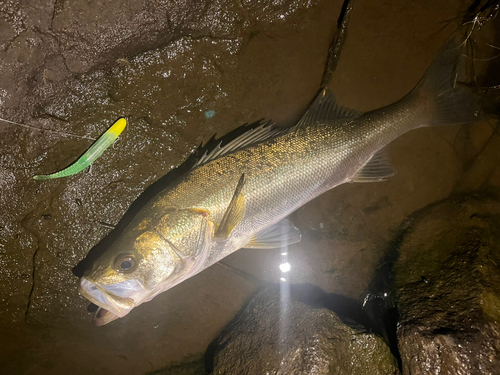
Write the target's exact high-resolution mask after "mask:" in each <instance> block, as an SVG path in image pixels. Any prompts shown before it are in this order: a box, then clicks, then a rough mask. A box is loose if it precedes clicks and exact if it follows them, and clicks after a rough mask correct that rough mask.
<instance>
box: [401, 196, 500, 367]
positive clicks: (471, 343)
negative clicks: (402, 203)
mask: <svg viewBox="0 0 500 375" xmlns="http://www.w3.org/2000/svg"><path fill="white" fill-rule="evenodd" d="M499 219H500V202H499V201H498V200H494V199H490V198H488V197H480V196H468V197H465V198H464V197H463V196H460V197H458V198H455V199H449V200H446V201H443V202H441V203H439V204H437V205H433V206H432V207H430V208H428V209H425V210H423V212H420V213H418V215H416V218H415V219H414V222H413V223H412V224H411V227H410V228H409V229H407V232H406V233H405V235H404V238H403V240H402V243H401V245H400V247H399V254H400V258H399V260H398V262H397V264H396V283H397V285H398V286H399V290H398V293H397V304H398V310H399V316H400V321H399V324H398V339H399V344H398V345H399V351H400V355H401V360H402V365H403V373H404V374H412V375H419V374H435V375H441V374H443V375H444V374H469V375H474V374H477V375H479V374H500V292H499V285H500V246H499V244H500V224H499V223H500V221H499Z"/></svg>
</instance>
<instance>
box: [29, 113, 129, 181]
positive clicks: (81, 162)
mask: <svg viewBox="0 0 500 375" xmlns="http://www.w3.org/2000/svg"><path fill="white" fill-rule="evenodd" d="M125 126H127V120H126V119H125V118H123V117H122V118H120V119H118V121H116V122H115V123H114V124H113V125H111V127H110V128H109V129H108V130H107V131H106V132H105V133H104V134H103V135H101V137H100V138H99V139H98V140H97V141H95V142H94V144H93V145H92V146H90V148H89V149H88V150H87V151H86V152H85V153H84V154H83V155H82V156H80V158H79V159H78V160H77V161H76V162H74V163H73V164H71V165H70V166H69V167H67V168H65V169H63V170H60V171H59V172H55V173H52V174H40V175H36V176H33V178H34V179H35V180H37V181H43V180H51V179H53V178H60V177H67V176H72V175H74V174H76V173H78V172H81V171H83V170H84V169H85V168H87V167H88V166H90V165H91V164H92V163H93V162H94V161H96V160H97V158H98V157H99V156H101V155H102V153H103V152H104V151H106V149H107V148H108V147H109V146H111V144H113V142H114V141H115V140H116V138H118V136H119V135H120V134H121V132H122V131H123V129H125Z"/></svg>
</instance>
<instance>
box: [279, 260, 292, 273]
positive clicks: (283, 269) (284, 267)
mask: <svg viewBox="0 0 500 375" xmlns="http://www.w3.org/2000/svg"><path fill="white" fill-rule="evenodd" d="M291 268H292V266H290V263H288V262H285V263H281V264H280V270H281V272H289V271H290V269H291Z"/></svg>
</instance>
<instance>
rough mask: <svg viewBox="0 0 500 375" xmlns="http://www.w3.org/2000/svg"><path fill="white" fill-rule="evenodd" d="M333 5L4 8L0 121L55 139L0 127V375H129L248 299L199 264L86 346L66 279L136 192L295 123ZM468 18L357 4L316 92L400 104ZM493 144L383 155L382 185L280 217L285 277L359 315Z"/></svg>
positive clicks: (247, 255) (90, 332) (200, 340)
mask: <svg viewBox="0 0 500 375" xmlns="http://www.w3.org/2000/svg"><path fill="white" fill-rule="evenodd" d="M341 5H342V1H340V0H339V1H330V0H291V1H288V0H273V1H268V0H258V1H246V0H242V1H233V0H207V1H193V0H179V1H159V0H128V1H125V0H117V1H99V0H96V1H88V0H72V1H68V0H38V1H35V0H6V1H2V2H0V117H1V118H5V119H8V120H13V121H17V122H22V123H24V124H27V125H30V126H33V127H36V128H44V129H48V130H51V131H37V130H34V129H29V128H25V127H20V126H14V125H12V124H9V123H5V122H2V121H0V208H1V210H0V285H1V286H2V288H0V305H1V307H0V342H1V343H3V346H2V347H1V348H0V372H2V373H8V374H11V373H12V374H17V373H20V374H25V375H32V374H36V375H46V374H50V375H54V374H68V373H72V374H106V375H110V374H124V373H133V374H142V373H144V372H146V371H150V370H153V369H156V368H163V367H165V366H167V365H168V364H170V363H173V362H174V363H178V362H179V361H182V360H183V359H184V358H186V357H189V356H190V355H193V354H200V353H202V352H204V351H205V349H206V346H207V345H208V344H209V343H210V342H211V341H213V340H214V338H215V337H216V336H217V335H218V334H219V332H220V330H221V329H222V327H224V326H225V325H226V324H227V323H228V321H229V320H230V319H231V318H232V317H233V316H234V314H235V313H236V312H237V311H238V310H240V309H241V306H242V304H243V303H244V301H245V300H247V298H248V297H249V296H250V295H251V294H252V293H253V292H254V290H255V285H254V284H253V283H252V282H248V280H245V279H243V278H241V277H240V276H238V275H236V274H234V273H232V272H229V271H227V270H225V269H222V268H220V267H218V266H214V267H212V268H210V269H208V270H206V271H204V272H202V273H200V274H199V275H197V276H196V277H194V278H192V279H190V280H187V281H185V282H183V283H182V284H180V285H178V286H176V287H175V288H173V289H172V290H170V291H167V292H165V293H163V294H162V295H160V296H158V297H157V298H155V299H154V300H153V301H151V302H148V303H147V304H144V305H141V306H140V307H139V308H137V309H136V310H134V313H133V314H129V315H128V316H127V317H125V318H123V319H120V320H119V321H116V322H113V324H110V325H109V326H106V327H102V328H101V329H92V328H91V327H90V324H91V323H90V321H91V316H90V315H91V313H90V312H89V311H87V306H88V301H86V300H85V299H83V298H82V297H81V296H79V295H78V293H77V289H76V285H77V277H76V276H75V275H74V274H73V273H72V269H73V267H75V266H76V265H77V264H79V262H80V261H81V260H82V259H83V258H85V257H86V256H87V254H88V253H89V250H90V249H92V248H93V247H94V246H95V245H96V244H97V243H102V241H101V240H102V239H103V238H104V237H105V236H106V235H107V234H108V233H109V232H110V231H111V228H112V227H113V226H114V225H116V223H118V222H119V220H120V218H121V217H122V215H123V214H124V212H125V211H126V210H127V208H128V207H129V206H130V204H131V203H132V202H134V201H135V200H136V198H137V197H138V195H139V194H140V193H142V192H143V191H144V190H145V189H146V188H147V187H148V186H150V185H151V184H153V183H154V182H155V181H156V180H158V179H159V178H160V177H161V176H163V175H165V174H166V173H168V172H170V171H171V170H172V169H173V168H175V167H176V166H178V165H179V164H181V163H182V162H183V161H184V160H185V159H186V158H187V157H188V156H189V155H190V153H191V152H192V151H193V150H194V149H195V148H196V147H197V146H198V145H199V144H200V143H202V142H206V141H207V140H208V139H210V137H212V136H213V135H214V134H215V133H216V134H217V135H218V136H220V135H223V134H226V133H227V132H229V131H231V130H233V129H235V128H237V127H239V126H240V125H242V124H244V123H246V122H247V123H249V122H254V121H256V120H258V119H260V118H267V119H272V120H274V121H276V122H277V123H278V124H280V125H291V124H293V123H294V122H296V121H297V120H298V119H299V118H300V116H301V115H302V114H303V113H304V111H305V110H306V108H307V105H308V103H310V101H311V100H312V98H313V97H314V95H315V94H316V92H317V91H318V89H319V84H320V82H321V76H322V73H323V68H324V62H325V59H326V55H327V50H328V46H329V45H330V43H331V40H332V35H333V31H334V29H335V26H336V20H337V17H338V15H339V12H340V9H341ZM463 5H464V4H463V3H462V1H458V0H446V1H440V2H436V1H427V2H425V5H422V3H421V2H401V1H400V0H380V1H377V2H374V1H370V0H359V1H358V0H356V4H355V7H354V10H353V13H352V17H351V23H350V26H349V32H348V34H349V35H348V38H347V42H346V44H345V45H344V50H343V52H342V57H341V59H340V62H339V66H338V68H337V71H336V74H335V75H334V77H333V80H334V81H333V83H332V85H331V88H332V89H333V90H334V92H335V94H336V96H337V98H338V99H339V102H340V103H341V104H342V105H345V106H348V107H351V108H355V109H358V110H362V111H365V110H371V109H375V108H379V107H381V106H384V105H387V104H390V103H392V102H394V101H395V100H398V99H399V98H401V97H402V96H403V95H405V94H406V93H407V92H408V91H409V90H411V89H412V87H413V86H414V85H415V84H416V83H417V82H418V80H419V79H420V77H421V75H422V74H423V72H424V71H425V69H426V68H427V66H428V64H429V63H430V61H431V60H432V58H433V56H434V55H435V52H436V51H437V49H438V48H439V46H440V45H441V44H442V42H443V40H444V39H445V38H446V37H447V36H448V35H449V34H450V33H451V32H452V31H453V30H455V27H456V25H454V24H450V26H449V27H448V28H443V22H444V21H447V20H450V19H453V18H454V17H455V16H456V15H457V13H458V12H459V10H460V9H461V8H460V7H463ZM388 10H390V11H388ZM498 19H500V18H497V20H498ZM491 26H492V22H488V23H486V24H485V25H484V26H483V27H482V28H481V29H480V31H479V32H477V33H474V34H475V35H474V36H475V37H479V36H480V34H484V35H485V37H484V38H483V39H482V40H481V41H478V46H481V47H482V48H483V49H485V51H483V52H485V53H483V54H480V53H478V54H477V55H475V57H477V60H476V62H477V64H478V65H481V64H490V63H491V62H496V61H498V60H499V59H492V58H491V57H492V50H491V47H490V46H487V45H486V44H485V43H486V42H487V43H489V44H490V45H496V46H498V45H499V44H500V41H495V42H492V40H493V39H491V38H490V36H489V35H490V34H492V31H494V29H492V27H491ZM497 34H498V33H497ZM499 35H500V34H499ZM478 52H481V51H478ZM483 60H484V61H483ZM498 72H500V69H497V68H492V69H491V71H490V72H489V73H490V74H489V76H490V77H494V75H495V74H498ZM493 82H494V84H498V82H497V81H493ZM494 91H495V90H491V92H494ZM496 91H498V90H496ZM210 111H213V112H215V115H214V116H213V117H210V118H207V117H206V115H205V114H206V113H207V112H210ZM210 113H212V112H210ZM123 115H127V116H129V118H130V119H131V121H130V124H129V126H128V127H127V129H126V130H125V131H124V132H123V134H122V135H121V136H120V138H119V139H118V141H117V142H116V143H115V144H114V145H113V147H111V148H110V149H109V150H108V151H106V153H105V154H104V155H103V156H102V157H101V158H100V159H99V160H97V161H96V162H95V163H94V164H93V166H92V168H91V169H90V170H87V171H85V172H83V173H80V174H77V175H75V176H72V177H69V178H67V179H61V180H52V181H45V182H44V183H39V182H37V181H34V180H33V179H32V176H33V175H34V174H37V173H47V172H53V171H55V170H57V169H59V168H63V167H65V166H67V165H69V164H70V163H71V162H73V161H74V160H76V159H77V158H78V156H79V155H81V154H82V153H83V152H84V151H85V150H86V149H87V148H88V147H89V146H90V144H91V141H90V140H89V139H80V138H78V137H72V136H69V135H68V134H69V133H71V134H74V135H78V136H88V137H91V138H97V137H98V136H99V135H100V134H102V133H103V132H104V131H105V130H106V129H107V127H108V126H109V125H111V123H112V122H113V121H114V120H115V119H116V118H117V117H118V116H123ZM499 139H500V136H499V135H498V132H495V131H494V129H493V127H492V124H491V123H487V122H483V123H482V124H481V125H480V126H477V127H467V126H460V127H459V126H450V127H441V128H426V129H419V130H416V131H413V132H410V133H408V134H407V135H405V136H403V137H401V138H400V139H398V140H396V141H395V142H394V143H393V144H391V145H390V146H389V153H390V155H391V158H392V159H393V162H394V164H395V167H396V169H397V170H398V174H397V175H396V176H394V177H393V178H391V179H390V180H388V181H387V182H385V183H380V184H346V185H344V186H341V187H339V188H338V189H334V190H332V191H330V192H328V193H326V194H324V195H323V196H321V197H318V198H317V199H315V200H314V201H313V202H311V203H310V204H308V205H306V206H304V207H302V208H301V209H300V210H299V211H298V212H297V213H296V214H294V217H293V218H292V219H293V221H294V223H295V224H296V225H297V226H298V227H299V228H300V229H301V231H302V233H303V234H304V236H303V239H302V241H301V243H300V244H297V245H294V246H292V247H290V249H289V261H290V264H291V265H292V267H291V270H290V272H289V273H288V276H287V277H288V278H289V280H290V281H291V282H294V283H313V284H315V285H318V286H320V287H321V288H322V289H324V290H325V291H327V292H329V293H337V294H342V295H344V296H347V297H350V298H353V299H360V298H362V296H363V295H364V291H365V289H366V287H367V285H368V283H369V281H370V279H371V277H372V275H373V273H374V271H375V269H376V267H377V265H378V263H379V260H380V258H381V257H382V256H383V255H384V252H385V249H386V247H385V246H384V245H385V244H386V242H387V241H389V240H390V239H391V238H392V234H393V231H394V230H395V229H397V228H398V226H399V224H400V222H401V220H403V218H404V217H406V216H407V215H408V214H410V213H411V212H413V211H415V210H416V209H419V208H422V207H424V206H426V205H427V204H429V203H431V202H434V201H436V200H439V199H443V198H444V197H446V196H448V195H449V194H450V192H452V191H453V190H454V189H455V188H456V187H457V186H460V188H461V189H464V190H468V189H475V188H477V187H481V188H486V187H496V188H498V187H500V166H499V159H498V152H497V150H498V144H499ZM433 166H439V168H433ZM464 174H466V175H465V176H464ZM226 261H227V262H228V263H230V264H231V265H233V266H234V267H237V268H239V269H241V270H243V271H245V272H247V273H248V274H251V275H253V276H255V277H257V278H259V279H261V280H265V281H268V282H279V280H280V277H282V274H281V271H280V268H279V264H280V262H281V261H282V259H281V255H280V252H279V251H254V250H241V251H238V252H236V253H235V254H232V255H231V256H230V257H228V258H227V259H226Z"/></svg>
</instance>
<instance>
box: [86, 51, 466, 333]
mask: <svg viewBox="0 0 500 375" xmlns="http://www.w3.org/2000/svg"><path fill="white" fill-rule="evenodd" d="M458 56H459V51H458V48H457V47H456V46H455V45H452V46H449V45H448V46H446V47H445V48H444V49H443V50H442V51H441V52H440V54H439V55H438V57H437V58H436V60H435V62H434V63H433V64H432V65H431V67H430V68H429V69H428V71H427V73H426V75H425V76H424V78H423V79H422V80H421V82H420V83H419V85H417V87H416V88H415V89H414V90H413V91H412V92H411V93H409V94H408V95H407V96H405V97H404V98H403V99H401V100H400V101H398V102H396V103H394V104H392V105H389V106H387V107H384V108H381V109H378V110H375V111H371V112H368V113H364V114H362V113H358V112H356V111H354V110H350V109H346V108H342V107H340V106H338V105H337V104H336V102H335V99H334V97H333V95H332V94H331V92H330V91H329V90H323V91H322V92H321V93H320V94H319V96H318V97H317V98H316V100H315V101H314V103H313V104H312V105H311V107H310V108H309V110H308V112H307V113H306V114H305V115H304V117H303V118H302V120H301V121H300V122H299V123H298V124H297V125H296V126H294V127H293V128H290V129H279V128H275V127H273V126H265V125H263V126H260V127H258V128H256V129H252V130H250V131H248V132H247V133H245V134H244V135H242V136H240V137H238V138H237V139H235V140H234V141H233V142H231V143H230V144H228V145H225V146H223V147H222V148H217V149H215V150H214V151H213V152H211V153H210V154H209V155H206V156H204V157H203V158H202V160H201V161H200V162H199V163H198V164H197V166H195V167H194V168H193V169H192V170H191V171H189V172H188V173H187V174H185V175H184V176H183V177H182V178H181V179H180V180H179V181H178V182H177V183H176V184H175V185H174V186H172V187H171V188H169V189H167V190H165V191H163V192H161V193H160V194H158V195H157V196H156V197H155V198H153V199H152V200H151V202H150V203H149V204H148V205H147V206H146V207H144V208H143V210H141V212H139V214H138V215H137V216H136V217H135V218H134V220H133V221H132V222H131V224H130V225H129V227H128V228H127V229H126V230H125V232H124V233H123V234H122V235H121V237H120V238H119V239H118V240H117V241H116V242H115V243H114V244H113V245H112V246H111V247H110V248H109V249H108V250H107V251H106V252H105V254H103V256H102V257H101V258H100V259H98V260H97V261H96V263H95V264H94V266H93V268H92V269H91V270H89V271H88V272H87V273H86V274H85V276H84V277H82V279H81V282H80V292H81V293H82V294H83V295H84V296H85V297H86V298H88V299H89V300H90V301H92V302H94V303H96V304H97V305H99V306H100V307H101V308H102V310H101V311H100V313H98V314H97V315H96V318H95V322H96V324H97V325H101V324H106V323H107V322H109V321H111V320H113V319H115V318H116V317H122V316H124V315H126V314H128V313H129V312H130V311H131V310H132V309H133V308H134V307H135V306H137V305H139V304H141V303H143V302H146V301H148V300H150V299H152V298H154V296H156V295H157V294H159V293H161V292H163V291H165V290H167V289H169V288H171V287H173V286H174V285H176V284H178V283H179V282H182V281H183V280H185V279H187V278H189V277H191V276H193V275H195V274H196V273H198V272H200V271H202V270H204V269H205V268H207V267H209V266H211V265H212V264H214V263H215V262H217V261H219V260H220V259H222V258H224V257H225V256H227V255H229V254H231V253H233V252H234V251H236V250H238V249H240V248H242V247H260V248H266V247H267V248H271V247H277V246H279V245H280V243H293V242H297V241H298V240H300V232H299V231H298V229H297V228H295V227H294V226H293V225H292V224H291V223H289V222H288V221H286V220H284V218H285V217H286V216H288V215H289V214H290V213H291V212H293V211H295V210H296V209H297V208H299V207H301V206H302V205H304V204H305V203H307V202H308V201H310V200H312V199H314V198H315V197H317V196H318V195H320V194H322V193H324V192H326V191H328V190H330V189H332V188H333V187H335V186H338V185H340V184H343V183H346V182H357V181H359V182H370V181H380V180H384V179H385V178H386V177H388V176H390V175H392V174H393V170H392V168H391V167H390V165H389V164H388V162H387V160H386V159H385V158H384V156H383V153H380V152H379V151H380V150H382V149H383V148H384V147H385V146H386V145H387V144H389V143H390V142H391V141H393V140H394V139H396V138H397V137H399V136H400V135H402V134H404V133H406V132H407V131H409V130H411V129H415V128H418V127H421V126H430V125H440V124H447V123H463V122H470V121H471V120H473V119H474V115H475V113H474V112H475V110H474V108H475V104H474V100H473V99H472V97H471V95H470V94H469V93H468V92H466V90H465V89H462V88H459V87H457V86H456V83H455V81H454V77H455V69H454V67H455V66H456V62H457V59H458Z"/></svg>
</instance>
